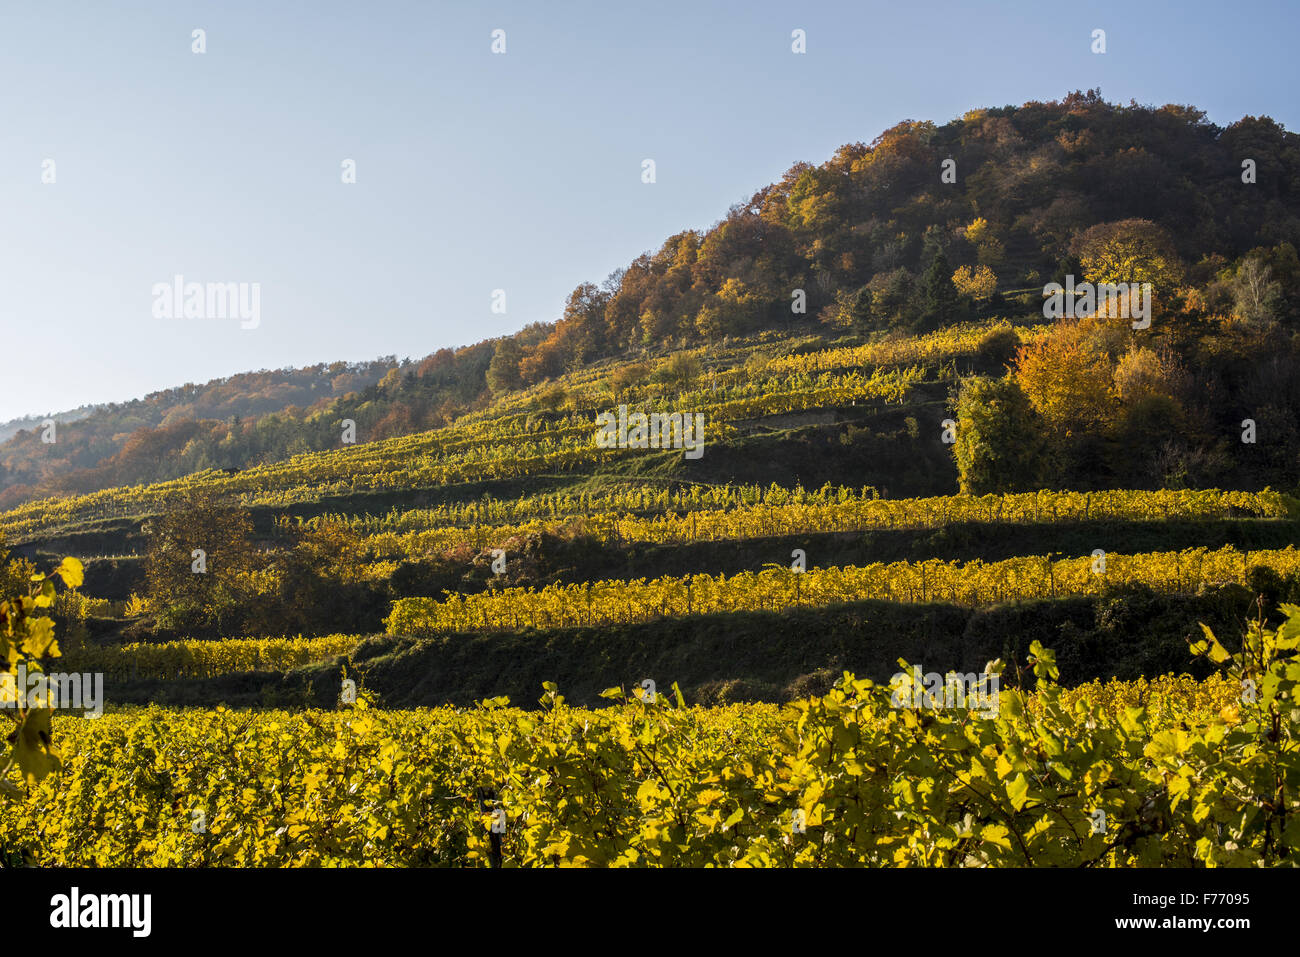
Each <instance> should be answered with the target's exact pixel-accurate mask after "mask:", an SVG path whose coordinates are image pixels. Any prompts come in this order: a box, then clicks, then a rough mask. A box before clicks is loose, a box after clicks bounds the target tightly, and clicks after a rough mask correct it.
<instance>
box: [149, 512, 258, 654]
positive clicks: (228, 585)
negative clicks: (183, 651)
mask: <svg viewBox="0 0 1300 957" xmlns="http://www.w3.org/2000/svg"><path fill="white" fill-rule="evenodd" d="M146 531H147V535H148V544H147V548H146V552H145V584H146V588H147V590H148V595H149V604H150V607H151V608H154V609H156V610H158V617H159V623H160V624H162V625H163V626H164V627H175V628H192V629H197V630H212V629H216V630H217V631H218V632H219V633H220V632H223V631H225V630H226V629H227V628H229V627H230V626H235V625H237V624H238V623H239V618H240V615H241V610H240V608H241V605H242V604H243V603H245V602H246V601H247V600H248V599H249V598H250V597H251V596H252V594H253V592H254V585H253V581H252V576H253V574H254V572H255V571H256V569H257V567H258V564H259V553H258V551H257V549H256V548H255V547H254V545H253V526H252V522H251V520H250V518H249V513H248V511H247V510H246V509H243V508H239V507H236V506H234V505H231V504H229V503H228V502H226V501H223V500H222V499H221V498H220V497H219V496H218V495H217V494H216V493H214V492H212V491H209V490H207V489H198V490H191V491H188V492H186V493H184V494H183V496H181V497H180V498H178V499H177V500H174V501H173V502H171V503H169V505H168V507H167V508H166V509H165V510H164V511H163V512H162V514H160V515H157V516H154V517H153V518H151V519H150V520H149V521H148V523H147V529H146Z"/></svg>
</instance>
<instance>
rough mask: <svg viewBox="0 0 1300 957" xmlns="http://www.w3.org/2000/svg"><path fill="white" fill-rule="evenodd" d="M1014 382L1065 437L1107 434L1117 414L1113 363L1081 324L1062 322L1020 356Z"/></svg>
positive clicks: (1022, 350) (1022, 347)
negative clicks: (1096, 433)
mask: <svg viewBox="0 0 1300 957" xmlns="http://www.w3.org/2000/svg"><path fill="white" fill-rule="evenodd" d="M1015 378H1016V382H1017V383H1018V384H1019V386H1020V388H1021V389H1023V390H1024V392H1025V395H1026V396H1028V397H1029V402H1030V404H1032V405H1033V407H1034V410H1035V411H1036V412H1037V413H1038V414H1039V415H1041V416H1042V417H1043V420H1044V421H1045V422H1046V423H1047V425H1048V426H1049V427H1050V428H1051V429H1052V430H1054V431H1055V432H1057V433H1058V434H1059V435H1060V436H1062V437H1066V438H1068V437H1069V436H1071V435H1077V434H1080V433H1084V432H1089V431H1096V430H1104V429H1105V428H1106V427H1107V426H1108V425H1109V424H1110V423H1111V422H1112V421H1113V418H1114V415H1115V406H1116V395H1115V383H1114V378H1113V373H1112V363H1111V361H1110V358H1109V356H1108V355H1107V354H1106V352H1105V350H1104V349H1102V348H1100V347H1099V346H1098V344H1097V342H1096V340H1095V339H1093V338H1092V337H1089V336H1088V335H1087V334H1086V333H1085V332H1084V330H1083V329H1082V328H1081V327H1080V326H1079V325H1078V324H1077V323H1063V324H1059V325H1058V326H1057V327H1056V328H1055V329H1054V330H1053V331H1052V332H1051V333H1050V334H1049V335H1047V336H1044V337H1043V338H1041V339H1039V340H1038V341H1036V342H1028V343H1025V344H1024V345H1022V346H1021V347H1020V350H1019V351H1018V352H1017V353H1016V363H1015Z"/></svg>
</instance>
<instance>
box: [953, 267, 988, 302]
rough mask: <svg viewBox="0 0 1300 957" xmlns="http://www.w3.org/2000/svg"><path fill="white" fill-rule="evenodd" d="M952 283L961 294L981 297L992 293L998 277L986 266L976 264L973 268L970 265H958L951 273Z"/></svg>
mask: <svg viewBox="0 0 1300 957" xmlns="http://www.w3.org/2000/svg"><path fill="white" fill-rule="evenodd" d="M952 284H953V285H954V286H956V287H957V291H958V292H959V293H961V294H962V295H963V296H970V297H971V298H972V299H983V298H985V297H986V296H991V295H993V290H994V289H996V288H997V285H998V277H997V276H996V275H994V273H993V270H992V269H990V268H989V267H988V266H976V267H975V268H974V269H971V268H970V266H958V267H957V269H956V271H955V272H954V273H953V274H952Z"/></svg>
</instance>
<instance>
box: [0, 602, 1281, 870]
mask: <svg viewBox="0 0 1300 957" xmlns="http://www.w3.org/2000/svg"><path fill="white" fill-rule="evenodd" d="M1287 610H1288V612H1289V614H1290V618H1289V620H1288V622H1287V624H1286V625H1285V626H1284V627H1283V628H1281V629H1278V630H1276V631H1274V630H1271V629H1266V628H1262V627H1255V628H1254V629H1253V630H1252V631H1251V632H1250V634H1248V636H1247V640H1246V644H1245V648H1244V650H1243V653H1242V654H1241V655H1240V656H1239V657H1237V658H1235V659H1233V658H1231V657H1230V656H1229V654H1228V652H1227V651H1226V650H1225V649H1224V648H1223V646H1222V645H1221V644H1220V643H1219V642H1218V641H1217V639H1216V638H1215V637H1214V636H1213V635H1209V634H1207V635H1206V637H1205V640H1204V641H1202V642H1201V644H1200V645H1199V646H1198V648H1197V649H1196V650H1197V652H1198V653H1199V654H1201V655H1204V656H1206V657H1207V658H1209V659H1210V660H1213V661H1215V662H1217V663H1220V664H1222V665H1226V666H1227V667H1228V670H1227V672H1226V674H1225V675H1224V676H1223V677H1220V678H1217V679H1213V680H1211V681H1209V682H1205V683H1203V684H1198V683H1196V682H1191V681H1189V680H1187V679H1172V678H1171V679H1162V680H1158V681H1155V682H1143V683H1141V684H1139V685H1137V686H1127V685H1122V684H1120V685H1117V684H1115V683H1109V684H1106V685H1085V686H1082V687H1080V688H1077V689H1074V690H1073V691H1070V692H1062V691H1061V690H1060V689H1059V688H1058V687H1057V686H1056V684H1055V679H1056V678H1057V669H1056V665H1055V661H1054V657H1053V655H1052V653H1051V652H1050V651H1047V650H1045V649H1042V648H1040V647H1039V646H1038V645H1037V644H1035V645H1034V647H1033V649H1032V653H1031V656H1030V659H1029V662H1028V665H1029V669H1030V671H1032V676H1030V677H1029V680H1030V681H1032V683H1033V690H1032V691H1031V690H1028V688H1025V689H1023V690H1022V689H1021V688H1020V687H1017V685H1018V683H1019V681H1018V678H1017V677H1016V676H1015V675H1013V674H1012V672H1010V671H1003V669H1002V668H1001V665H1000V663H991V669H990V673H993V674H997V673H999V672H1002V674H1003V677H1004V678H1006V679H1007V685H1006V687H1005V688H1004V689H1003V690H1001V691H1000V692H999V708H998V713H997V715H996V717H985V716H983V715H982V713H980V712H974V711H968V710H967V709H966V708H965V707H964V704H965V703H964V702H959V703H958V706H957V707H955V708H950V709H945V708H943V707H939V708H937V709H936V708H935V707H933V706H932V705H931V706H925V707H923V708H922V709H921V710H913V709H911V708H899V707H897V706H896V699H894V698H891V694H890V689H889V688H881V687H876V686H873V685H872V683H871V682H869V681H860V680H856V679H854V678H853V676H851V675H847V674H846V675H845V676H844V677H843V678H842V679H841V680H840V681H839V682H837V683H836V685H835V687H834V688H833V689H832V690H831V691H830V692H829V693H828V694H826V695H825V696H822V697H819V698H810V699H807V700H803V701H800V702H797V703H795V704H793V705H791V706H788V707H786V708H784V709H778V708H776V707H773V706H764V705H737V706H732V707H728V708H715V709H700V708H693V707H687V706H685V705H684V702H682V701H681V700H680V696H674V695H668V694H655V695H654V696H653V697H651V696H650V694H649V693H642V692H640V691H639V690H638V693H637V694H636V695H628V694H626V693H625V692H624V691H623V690H622V689H619V688H611V689H610V690H609V691H608V692H607V696H608V697H610V698H612V699H614V702H615V703H614V704H613V706H612V707H608V708H604V709H600V710H594V711H592V710H582V709H572V708H570V707H568V706H567V705H566V704H565V703H564V701H563V698H562V696H561V695H560V694H559V693H558V690H557V689H556V688H555V687H554V686H551V687H549V688H547V689H546V690H545V693H544V694H543V696H542V700H541V704H542V709H541V710H540V711H532V712H526V711H520V710H518V709H516V708H511V707H508V706H506V705H507V704H508V703H507V702H503V701H500V700H494V701H486V702H483V703H481V704H480V705H479V706H478V707H476V708H473V709H468V710H454V709H445V708H444V709H438V710H433V711H417V712H385V711H378V710H374V709H373V708H371V707H370V706H369V703H368V702H367V700H366V698H365V697H364V696H363V697H362V698H361V699H360V700H359V701H358V702H357V704H356V705H355V706H354V707H350V708H344V709H342V710H340V711H336V712H302V713H292V714H291V713H285V712H275V711H270V712H255V713H239V712H232V711H226V710H222V709H219V710H217V711H216V712H215V713H204V712H193V711H166V710H162V709H157V708H150V709H147V710H143V711H132V712H127V713H119V714H112V715H107V716H104V717H102V718H100V719H97V720H93V721H90V720H79V719H70V720H67V721H62V722H60V723H59V725H58V730H59V734H60V747H61V748H62V749H63V750H64V751H65V752H66V753H67V754H68V759H67V761H66V764H65V768H64V772H63V774H62V775H61V776H60V775H51V776H48V777H46V778H45V780H44V781H43V782H42V783H41V784H39V785H38V786H37V787H36V789H35V793H34V794H33V795H32V799H30V800H27V801H24V802H21V803H17V804H15V803H9V804H7V805H5V806H4V809H3V812H2V813H0V846H2V847H3V849H4V853H5V854H6V855H7V856H9V857H23V858H24V859H26V860H27V861H28V862H29V863H34V864H40V865H59V866H82V865H94V866H119V865H136V866H156V867H166V866H178V865H185V866H205V865H223V866H351V865H368V866H428V865H452V866H465V865H477V866H553V865H577V866H582V865H595V866H740V867H753V866H759V867H763V866H844V865H870V866H879V865H890V866H1044V865H1046V866H1068V867H1080V866H1082V867H1090V866H1091V867H1097V866H1103V867H1131V866H1189V865H1211V866H1216V865H1220V866H1221V865H1236V866H1250V865H1275V864H1294V863H1296V860H1295V855H1294V853H1293V851H1294V848H1295V847H1296V846H1297V843H1298V842H1300V832H1298V831H1297V826H1298V825H1297V821H1300V792H1298V791H1297V787H1298V786H1300V767H1298V766H1297V765H1296V762H1295V754H1296V750H1295V749H1296V734H1297V731H1300V714H1297V712H1296V710H1295V709H1294V707H1293V702H1292V700H1291V695H1292V693H1293V691H1294V689H1295V688H1296V685H1297V680H1300V679H1298V677H1297V676H1296V675H1295V674H1294V671H1295V667H1296V666H1295V665H1294V664H1293V663H1292V659H1293V656H1294V654H1295V652H1296V650H1297V646H1298V645H1300V608H1296V607H1294V606H1291V607H1288V609H1287ZM900 664H901V665H903V666H905V665H906V663H905V662H903V663H900ZM1243 688H1245V689H1249V691H1248V692H1246V693H1243V690H1242V689H1243ZM1255 689H1258V693H1255ZM1153 698H1155V699H1158V700H1156V701H1154V702H1150V699H1153ZM1147 703H1150V704H1151V706H1150V707H1147V706H1145V705H1146V704H1147ZM142 754H148V755H149V756H150V757H149V761H148V762H147V763H141V762H139V761H136V760H133V759H132V756H135V755H142ZM37 834H40V835H42V840H41V841H40V842H39V843H37V842H35V841H34V840H33V838H34V836H35V835H37Z"/></svg>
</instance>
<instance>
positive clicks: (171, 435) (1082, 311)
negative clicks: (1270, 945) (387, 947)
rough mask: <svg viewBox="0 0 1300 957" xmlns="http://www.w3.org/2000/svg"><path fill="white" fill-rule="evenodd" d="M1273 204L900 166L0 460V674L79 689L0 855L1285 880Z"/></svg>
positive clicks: (1043, 118) (917, 137)
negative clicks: (344, 358)
mask: <svg viewBox="0 0 1300 957" xmlns="http://www.w3.org/2000/svg"><path fill="white" fill-rule="evenodd" d="M1244 153H1249V154H1250V157H1249V158H1251V159H1254V160H1256V162H1257V164H1258V170H1259V173H1260V178H1259V181H1258V182H1257V183H1253V184H1247V183H1244V182H1243V181H1242V180H1241V178H1240V175H1239V173H1238V171H1239V170H1240V168H1241V164H1240V160H1241V158H1242V156H1243V154H1244ZM948 158H955V162H956V169H957V170H958V173H957V178H956V180H955V181H953V182H945V180H944V178H943V173H942V170H943V169H944V163H943V161H944V160H945V159H948ZM1297 189H1300V150H1297V141H1296V137H1295V136H1294V134H1291V133H1288V132H1286V131H1283V130H1281V129H1280V128H1279V127H1277V126H1276V125H1275V124H1273V123H1272V122H1271V121H1270V120H1268V119H1267V118H1263V119H1255V118H1249V117H1248V118H1245V119H1243V120H1242V121H1240V122H1239V123H1237V124H1233V125H1232V126H1230V127H1228V128H1225V129H1220V128H1217V127H1214V126H1212V125H1211V124H1208V123H1206V122H1205V119H1204V116H1203V114H1201V113H1199V112H1198V111H1196V110H1195V109H1192V108H1190V107H1163V108H1160V109H1151V108H1145V107H1137V106H1130V107H1119V106H1114V105H1111V104H1106V103H1104V102H1103V101H1101V100H1100V98H1099V97H1098V96H1097V95H1095V94H1093V93H1089V94H1074V95H1071V96H1069V97H1067V98H1066V99H1065V100H1063V101H1061V102H1057V103H1048V104H1041V103H1030V104H1026V105H1025V106H1023V107H1019V108H1011V107H1007V108H1003V109H990V110H978V111H974V112H972V113H969V114H967V115H966V116H964V117H962V118H961V119H959V120H955V121H953V122H951V123H948V124H945V125H943V126H935V125H934V124H931V123H916V122H906V123H903V124H900V125H898V126H896V127H894V128H892V129H890V130H888V131H886V132H885V133H884V134H882V135H881V136H880V137H878V138H877V139H876V140H875V141H873V143H872V145H871V146H863V145H861V144H854V145H851V146H847V147H844V148H843V149H841V150H840V151H839V152H838V153H837V154H836V156H835V157H834V158H833V159H832V160H830V161H828V162H827V163H825V164H823V165H822V166H820V167H812V166H808V165H799V166H796V167H795V168H793V169H792V170H791V171H790V173H789V174H788V175H787V176H786V177H785V179H783V180H782V182H781V183H778V184H774V185H772V186H769V187H767V188H765V189H763V190H760V191H759V193H757V194H756V195H755V196H754V198H753V199H752V200H751V201H750V202H749V203H746V204H744V205H743V206H738V207H736V208H734V209H733V210H731V211H730V212H729V213H728V215H727V217H726V218H725V219H723V220H722V221H720V222H719V223H718V224H717V225H716V226H715V227H713V228H712V229H710V230H708V231H705V232H703V233H696V232H691V231H688V232H685V233H680V234H678V235H676V236H674V237H671V238H670V239H669V240H667V241H666V242H665V244H664V246H663V247H662V248H661V249H660V251H659V252H658V253H655V254H646V255H645V256H643V257H640V258H638V259H637V260H636V261H634V262H633V263H632V264H630V265H629V266H628V268H627V269H625V270H621V271H619V272H618V273H616V274H615V275H614V276H612V277H611V278H610V279H609V280H608V281H607V282H606V283H605V284H604V285H603V286H600V287H597V286H595V285H592V284H583V285H581V286H579V287H578V289H577V290H575V292H574V294H573V296H572V297H571V298H570V301H569V305H568V309H567V310H566V312H565V315H564V316H563V317H562V318H559V319H558V320H557V321H556V322H554V323H550V324H539V325H533V326H531V327H529V328H527V329H524V330H522V331H521V332H519V333H518V334H517V335H515V336H511V337H506V338H502V339H499V340H493V341H487V342H479V343H476V344H473V345H469V346H465V347H463V348H460V349H456V350H451V349H443V350H439V351H438V352H435V353H434V354H432V355H431V356H429V357H428V358H426V359H425V360H423V361H422V362H419V363H411V362H405V361H404V362H397V361H396V360H395V359H391V358H390V359H381V360H377V361H376V362H374V363H367V364H359V365H349V366H344V365H342V364H336V365H333V366H323V365H322V366H316V367H312V368H310V369H304V370H280V371H278V372H261V373H247V374H243V375H238V376H233V377H231V378H229V379H225V380H221V381H219V382H214V383H208V384H207V385H205V386H201V387H199V386H185V387H182V388H179V389H174V390H169V391H167V392H165V393H157V394H155V395H152V396H149V397H147V398H146V399H144V400H140V401H138V402H134V403H128V404H125V405H113V406H106V407H100V408H96V409H93V410H89V411H88V413H87V414H85V415H84V417H82V418H80V419H78V420H77V421H71V422H68V423H66V424H64V425H61V426H60V427H59V436H60V438H59V440H58V442H57V443H55V444H53V445H51V444H49V443H45V442H42V441H41V440H40V438H39V437H38V436H37V435H36V434H35V433H32V432H23V433H19V434H18V435H16V436H15V437H14V438H12V439H10V440H9V441H8V442H7V443H5V444H4V445H3V446H0V462H3V463H7V464H6V465H5V468H6V469H7V470H8V471H7V472H6V473H4V474H5V476H6V478H5V481H8V482H9V484H8V486H7V489H6V490H5V492H4V493H3V494H4V495H5V496H7V498H4V499H0V504H6V505H7V506H8V507H5V508H3V510H0V624H3V628H0V650H5V653H6V654H7V655H8V656H9V662H10V665H9V666H8V667H9V668H10V669H11V670H12V672H13V674H17V673H18V670H17V669H18V668H22V669H23V671H22V673H23V675H24V678H23V680H24V681H26V680H27V677H26V676H27V675H29V674H30V672H28V670H27V667H28V664H29V663H30V662H36V663H37V664H38V665H39V666H40V668H41V670H42V671H43V672H45V674H46V675H49V676H50V677H49V678H43V679H41V681H42V683H41V684H40V687H41V688H42V689H45V688H46V687H47V686H46V685H45V684H44V683H43V682H44V681H49V687H50V688H55V689H58V690H59V692H60V693H62V692H63V691H64V689H67V688H71V687H73V685H74V682H75V686H76V688H77V691H78V695H81V696H80V697H79V698H78V699H77V701H76V702H74V703H73V704H72V705H70V706H69V710H72V711H73V712H79V713H74V714H66V713H60V714H58V715H57V717H55V716H53V715H54V711H55V708H56V707H57V706H62V702H61V701H60V702H59V703H58V705H55V704H49V703H48V702H49V701H50V699H49V698H47V699H46V704H42V703H40V702H39V701H31V700H29V703H28V704H26V705H25V706H24V707H23V708H22V710H21V716H18V712H17V711H15V721H16V722H17V730H16V731H15V733H14V735H13V736H12V737H11V739H10V740H11V741H14V742H15V743H14V750H13V753H14V754H15V755H17V758H16V760H17V762H18V772H20V773H21V775H22V776H21V777H17V776H16V777H15V780H17V781H19V782H21V785H20V784H15V783H12V782H11V781H10V780H8V779H7V778H6V777H5V775H4V774H0V786H2V787H3V790H4V796H5V799H6V800H8V799H9V798H14V799H15V800H13V801H12V803H10V804H5V805H0V809H4V810H5V811H6V813H4V814H0V861H3V862H6V863H7V862H10V861H13V862H16V863H19V864H22V863H27V862H33V863H37V864H41V865H53V866H72V867H76V866H83V865H86V864H91V865H104V864H108V865H141V864H145V865H158V866H177V865H180V864H184V865H186V866H205V865H219V866H238V867H256V866H310V867H318V866H336V865H352V864H363V863H364V864H367V865H373V866H383V867H389V866H403V867H405V866H412V867H424V866H430V865H439V866H449V867H456V868H459V867H463V866H476V865H481V864H483V863H485V862H490V863H491V866H494V867H500V866H513V865H515V864H523V865H526V866H533V865H536V866H554V865H560V864H571V863H576V864H596V865H612V866H645V865H646V864H651V865H657V864H669V865H673V864H686V865H691V866H751V865H753V866H772V865H791V866H794V865H800V864H812V865H814V866H872V867H875V866H890V865H908V866H911V865H919V866H940V865H942V866H980V867H984V866H1017V867H1020V866H1030V865H1035V864H1050V865H1061V866H1069V867H1074V868H1079V869H1083V868H1085V867H1087V868H1090V867H1093V866H1097V865H1103V864H1105V865H1109V866H1115V867H1125V868H1128V867H1135V866H1147V865H1166V866H1179V867H1187V866H1192V865H1193V864H1214V865H1222V864H1230V865H1239V866H1254V865H1264V866H1272V865H1275V864H1281V863H1285V862H1286V861H1288V860H1289V861H1291V862H1294V860H1295V856H1294V849H1295V847H1296V846H1297V845H1298V844H1300V830H1297V827H1296V822H1297V821H1300V806H1297V803H1296V800H1295V795H1296V793H1297V791H1296V788H1295V786H1294V783H1289V778H1294V777H1295V776H1296V775H1295V773H1294V772H1295V770H1296V767H1295V761H1294V757H1295V753H1296V752H1295V739H1296V733H1297V721H1298V720H1300V712H1298V711H1297V710H1296V709H1295V708H1294V707H1293V705H1294V695H1295V694H1296V693H1297V691H1298V690H1300V688H1298V686H1297V682H1298V681H1300V665H1297V663H1296V655H1297V649H1300V607H1298V606H1297V603H1300V258H1298V257H1297V253H1296V243H1297V242H1300V219H1297V217H1296V210H1297V209H1298V208H1300V203H1297V200H1298V199H1300V193H1297ZM1243 190H1246V192H1243ZM1058 282H1059V283H1060V286H1057V287H1055V288H1054V285H1053V284H1055V283H1058ZM1130 284H1131V285H1130ZM1061 286H1064V287H1068V289H1069V290H1070V292H1068V293H1067V292H1066V289H1065V288H1061ZM1107 288H1110V289H1112V290H1118V289H1122V290H1123V291H1124V292H1123V295H1122V296H1121V295H1118V294H1117V295H1115V296H1108V295H1105V294H1104V293H1100V294H1099V291H1100V290H1105V289H1107ZM1053 294H1054V296H1055V298H1052V297H1053ZM1045 300H1046V301H1047V302H1048V303H1049V304H1050V303H1052V302H1055V303H1056V305H1057V306H1059V307H1061V308H1060V309H1059V310H1058V313H1057V314H1053V313H1052V310H1051V308H1046V309H1045V307H1044V301H1045ZM1134 308H1137V309H1140V310H1142V312H1141V314H1140V315H1138V314H1134V313H1132V310H1133V309H1134ZM83 411H85V410H83ZM51 569H54V571H53V573H52V575H50V576H49V577H46V576H45V575H44V574H43V573H45V572H49V571H50V570H51ZM56 582H57V584H56ZM19 596H21V597H19ZM47 613H48V615H49V617H48V618H46V617H43V616H44V615H45V614H47ZM1243 634H1244V637H1243ZM1220 636H1222V641H1221V640H1220ZM56 667H57V668H58V669H59V671H58V672H54V671H53V669H54V668H56ZM6 677H8V675H6ZM83 677H84V678H85V681H84V682H83V680H82V679H83ZM92 679H95V680H98V679H102V689H101V690H102V692H103V694H102V697H101V698H99V699H98V700H97V701H96V702H95V703H93V704H92V703H88V702H87V701H86V700H85V696H84V695H82V694H81V692H82V690H83V689H84V688H87V687H96V685H95V684H94V683H92ZM990 688H991V694H990ZM49 693H50V694H52V693H53V692H52V691H51V692H49ZM97 706H98V707H99V711H97V710H96V707H97ZM142 706H149V707H142ZM416 709H420V710H416ZM423 709H432V710H423ZM101 712H106V713H101ZM86 716H92V717H94V720H85V717H86ZM55 721H57V725H55V723H54V722H55ZM51 729H54V730H53V731H52V730H51ZM56 734H57V737H56V736H55V735H56ZM52 742H55V743H57V748H58V749H61V753H62V754H63V755H66V759H65V758H64V757H61V756H60V754H58V753H56V752H55V746H56V745H55V743H52ZM61 762H62V763H61ZM1288 762H1289V763H1288ZM12 763H13V762H12V761H11V762H10V764H12ZM56 769H58V770H59V771H61V772H62V773H61V774H55V773H54V771H55V770H56ZM7 773H8V771H7V770H6V774H7ZM1288 776H1289V777H1288ZM1288 788H1289V790H1288ZM1279 796H1280V798H1279ZM11 808H12V810H10V809H11ZM187 815H188V817H187ZM1099 822H1100V823H1099ZM200 823H201V826H199V825H200ZM809 835H811V836H809ZM1013 842H1014V843H1013ZM60 879H62V878H60ZM1107 906H1109V905H1107ZM1104 916H1109V913H1108V912H1107V914H1106V915H1104Z"/></svg>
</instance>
